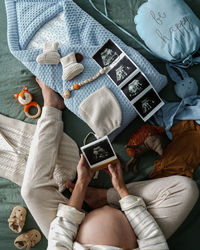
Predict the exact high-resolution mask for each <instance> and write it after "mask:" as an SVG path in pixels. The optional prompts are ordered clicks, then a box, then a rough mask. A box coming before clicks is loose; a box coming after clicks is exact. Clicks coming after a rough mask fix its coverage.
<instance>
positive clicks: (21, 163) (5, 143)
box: [0, 114, 80, 192]
mask: <svg viewBox="0 0 200 250" xmlns="http://www.w3.org/2000/svg"><path fill="white" fill-rule="evenodd" d="M35 128H36V125H32V124H29V123H25V122H22V121H19V120H15V119H12V118H9V117H6V116H3V115H1V114H0V177H3V178H6V179H8V180H10V181H12V182H14V183H16V184H18V185H19V186H21V185H22V182H23V177H24V172H25V168H26V161H27V158H28V155H29V149H30V145H31V141H32V138H33V135H34V132H35ZM79 159H80V158H79V149H78V147H77V145H76V143H75V142H74V141H73V140H72V139H71V138H70V137H69V136H68V135H66V134H65V133H63V137H62V140H61V144H60V149H59V153H58V158H57V163H56V166H55V170H54V174H53V178H54V179H55V180H56V183H57V184H58V186H59V191H60V192H62V191H63V190H64V189H65V182H66V180H73V179H74V178H75V175H76V167H77V164H78V161H79Z"/></svg>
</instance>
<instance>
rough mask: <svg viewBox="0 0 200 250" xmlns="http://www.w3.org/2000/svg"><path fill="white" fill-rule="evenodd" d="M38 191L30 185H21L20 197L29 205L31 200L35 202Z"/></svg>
mask: <svg viewBox="0 0 200 250" xmlns="http://www.w3.org/2000/svg"><path fill="white" fill-rule="evenodd" d="M39 193H40V190H38V189H37V188H35V187H34V186H32V185H28V184H23V185H22V188H21V196H22V198H23V200H24V201H25V203H26V204H28V203H30V202H31V201H32V200H36V199H37V197H38V194H39Z"/></svg>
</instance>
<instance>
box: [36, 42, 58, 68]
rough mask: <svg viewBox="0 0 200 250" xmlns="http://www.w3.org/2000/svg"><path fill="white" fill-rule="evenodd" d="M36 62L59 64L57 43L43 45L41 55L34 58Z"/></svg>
mask: <svg viewBox="0 0 200 250" xmlns="http://www.w3.org/2000/svg"><path fill="white" fill-rule="evenodd" d="M36 61H37V63H39V64H58V63H59V62H60V54H59V53H58V42H55V43H45V44H44V48H43V53H42V54H40V55H39V56H38V57H37V58H36Z"/></svg>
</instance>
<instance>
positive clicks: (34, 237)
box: [14, 229, 42, 250]
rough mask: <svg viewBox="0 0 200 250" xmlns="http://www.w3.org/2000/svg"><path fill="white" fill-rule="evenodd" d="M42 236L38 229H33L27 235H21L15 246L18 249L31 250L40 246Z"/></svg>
mask: <svg viewBox="0 0 200 250" xmlns="http://www.w3.org/2000/svg"><path fill="white" fill-rule="evenodd" d="M41 237H42V236H41V234H40V232H39V231H38V230H36V229H31V230H29V231H28V232H26V233H23V234H21V235H19V236H18V237H17V238H16V239H15V241H14V245H15V246H16V248H18V249H25V248H26V250H29V249H30V248H31V247H34V246H35V245H36V244H38V243H39V242H40V240H41Z"/></svg>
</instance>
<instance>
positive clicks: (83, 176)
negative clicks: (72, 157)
mask: <svg viewBox="0 0 200 250" xmlns="http://www.w3.org/2000/svg"><path fill="white" fill-rule="evenodd" d="M77 174H78V179H77V182H81V183H82V184H84V185H86V186H88V184H89V183H90V181H91V179H92V176H93V172H92V170H91V168H90V167H89V165H88V163H87V161H86V159H85V157H84V156H83V154H81V159H80V161H79V163H78V166H77Z"/></svg>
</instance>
